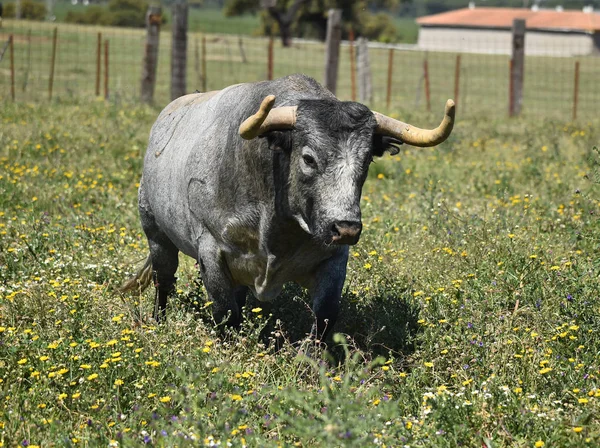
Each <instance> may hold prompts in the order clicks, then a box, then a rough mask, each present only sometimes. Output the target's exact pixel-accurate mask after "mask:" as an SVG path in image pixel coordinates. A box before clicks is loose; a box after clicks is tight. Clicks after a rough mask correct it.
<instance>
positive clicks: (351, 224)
mask: <svg viewBox="0 0 600 448" xmlns="http://www.w3.org/2000/svg"><path fill="white" fill-rule="evenodd" d="M361 231H362V223H361V222H360V221H336V222H334V223H333V224H332V225H331V244H338V245H342V244H345V245H350V246H352V245H354V244H356V243H358V239H359V238H360V232H361Z"/></svg>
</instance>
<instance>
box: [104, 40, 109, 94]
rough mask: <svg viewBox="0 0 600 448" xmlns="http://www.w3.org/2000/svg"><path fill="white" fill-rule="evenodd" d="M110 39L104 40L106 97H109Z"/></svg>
mask: <svg viewBox="0 0 600 448" xmlns="http://www.w3.org/2000/svg"><path fill="white" fill-rule="evenodd" d="M108 67H109V65H108V39H106V40H105V41H104V99H105V100H107V99H108V94H109V92H108V75H109V73H108Z"/></svg>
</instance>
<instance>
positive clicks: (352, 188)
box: [122, 75, 454, 337]
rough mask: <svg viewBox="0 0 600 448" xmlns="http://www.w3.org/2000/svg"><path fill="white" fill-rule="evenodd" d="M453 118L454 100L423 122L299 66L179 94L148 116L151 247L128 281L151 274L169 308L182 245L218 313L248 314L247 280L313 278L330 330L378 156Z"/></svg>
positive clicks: (143, 191) (434, 140)
mask: <svg viewBox="0 0 600 448" xmlns="http://www.w3.org/2000/svg"><path fill="white" fill-rule="evenodd" d="M274 106H275V107H274ZM453 123H454V104H453V103H452V101H450V100H449V101H448V103H447V104H446V114H445V117H444V119H443V121H442V123H441V124H440V126H439V127H438V128H436V129H434V130H423V129H419V128H416V127H413V126H411V125H408V124H406V123H402V122H400V121H397V120H394V119H392V118H389V117H386V116H385V115H381V114H379V113H377V112H372V111H371V110H369V108H367V107H366V106H364V105H362V104H359V103H355V102H342V101H339V100H338V99H337V98H336V97H335V96H334V95H332V94H331V93H330V92H329V91H328V90H326V89H325V88H323V87H322V86H321V85H319V84H318V83H317V82H316V81H315V80H314V79H312V78H309V77H306V76H303V75H292V76H288V77H285V78H280V79H276V80H274V81H264V82H257V83H252V84H239V85H235V86H230V87H227V88H225V89H223V90H221V91H218V92H208V93H195V94H191V95H186V96H183V97H181V98H178V99H177V100H175V101H173V102H172V103H171V104H169V105H168V106H167V107H166V108H165V109H164V110H163V111H162V112H161V114H160V115H159V117H158V119H157V121H156V123H155V124H154V126H153V127H152V131H151V134H150V142H149V145H148V150H147V152H146V156H145V161H144V171H143V176H142V181H141V183H140V189H139V211H140V216H141V222H142V227H143V229H144V232H145V234H146V236H147V238H148V244H149V246H150V256H149V257H148V260H147V262H146V264H145V266H144V267H143V268H142V269H141V270H140V271H139V272H138V273H137V274H136V276H135V277H134V278H132V279H131V280H130V281H128V282H127V283H126V284H125V285H123V287H122V290H127V289H132V288H141V289H143V288H144V287H146V286H147V285H148V284H149V283H150V280H151V277H152V278H153V280H154V283H155V286H156V301H155V308H154V317H155V318H156V319H157V320H158V319H161V318H162V317H163V315H164V312H165V309H166V305H167V296H168V295H169V294H170V293H171V292H172V290H173V288H174V284H175V280H176V278H175V272H176V270H177V265H178V253H179V251H181V252H183V253H185V254H187V255H189V256H190V257H193V258H195V259H196V260H197V261H198V265H199V267H200V273H201V277H202V281H203V283H204V286H205V287H206V291H207V293H208V298H209V300H211V301H213V302H214V305H213V313H214V317H215V320H216V321H217V322H222V321H223V320H224V319H226V318H227V319H228V320H227V323H228V324H229V325H232V326H237V325H239V324H240V321H241V315H240V308H241V306H242V305H243V304H244V303H245V299H246V294H247V292H248V290H250V291H252V293H253V294H254V295H255V296H256V297H257V298H258V299H259V300H261V301H271V300H273V299H274V298H275V297H277V295H278V294H279V293H280V292H281V290H282V288H283V285H284V284H285V283H287V282H290V281H293V282H297V283H298V284H300V285H301V286H303V287H305V288H307V289H308V290H309V292H310V294H311V296H312V300H313V311H314V313H315V316H316V325H315V326H314V327H313V330H312V331H313V334H314V335H315V336H318V337H324V336H325V334H326V333H328V332H329V330H330V329H331V328H332V326H333V324H334V322H335V320H336V318H337V315H338V308H339V301H340V296H341V293H342V287H343V284H344V280H345V278H346V264H347V261H348V246H349V245H352V244H355V243H356V242H357V241H358V239H359V237H360V232H361V229H362V223H361V211H360V197H361V190H362V186H363V183H364V181H365V179H366V177H367V172H368V169H369V164H370V163H371V161H372V160H373V157H376V156H382V155H383V153H384V152H385V151H389V152H392V153H396V152H397V151H398V149H397V148H396V147H395V146H394V145H397V144H401V143H407V144H411V145H415V146H433V145H436V144H438V143H441V142H442V141H444V140H445V139H446V138H447V137H448V135H450V132H451V130H452V126H453ZM258 137H261V138H258Z"/></svg>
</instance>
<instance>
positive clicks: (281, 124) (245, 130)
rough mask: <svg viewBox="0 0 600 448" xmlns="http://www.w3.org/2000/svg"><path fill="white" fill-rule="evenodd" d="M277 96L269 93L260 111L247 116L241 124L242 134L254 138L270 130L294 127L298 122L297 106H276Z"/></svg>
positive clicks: (247, 137)
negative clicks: (274, 105)
mask: <svg viewBox="0 0 600 448" xmlns="http://www.w3.org/2000/svg"><path fill="white" fill-rule="evenodd" d="M273 104H275V96H274V95H269V96H267V97H265V99H264V100H263V101H262V103H261V104H260V108H259V109H258V112H256V113H255V114H254V115H252V116H250V117H248V118H246V119H245V120H244V122H243V123H242V124H241V125H240V130H239V132H240V135H241V136H242V138H244V139H246V140H252V139H253V138H255V137H258V136H259V135H261V134H264V133H265V132H268V131H275V130H282V129H293V128H294V125H295V124H296V106H284V107H276V108H275V109H272V107H273Z"/></svg>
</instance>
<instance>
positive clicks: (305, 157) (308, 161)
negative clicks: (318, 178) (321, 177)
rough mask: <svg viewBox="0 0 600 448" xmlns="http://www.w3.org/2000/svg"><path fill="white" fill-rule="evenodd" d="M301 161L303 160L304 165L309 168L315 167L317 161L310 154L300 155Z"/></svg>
mask: <svg viewBox="0 0 600 448" xmlns="http://www.w3.org/2000/svg"><path fill="white" fill-rule="evenodd" d="M302 160H304V163H305V164H306V165H307V166H309V167H311V168H316V167H317V161H316V160H315V158H314V157H313V156H311V155H310V154H302Z"/></svg>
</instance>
